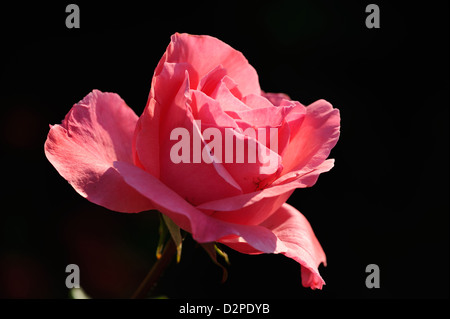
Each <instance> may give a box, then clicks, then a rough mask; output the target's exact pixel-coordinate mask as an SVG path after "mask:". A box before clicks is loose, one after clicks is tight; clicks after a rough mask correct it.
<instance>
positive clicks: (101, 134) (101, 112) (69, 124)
mask: <svg viewBox="0 0 450 319" xmlns="http://www.w3.org/2000/svg"><path fill="white" fill-rule="evenodd" d="M136 122H137V116H136V114H135V113H134V112H133V110H131V109H130V108H129V107H128V106H127V105H126V104H125V102H124V101H123V100H122V99H121V98H120V97H119V96H118V95H117V94H115V93H102V92H100V91H97V90H94V91H93V92H92V93H90V94H88V95H87V96H86V97H85V98H84V99H83V100H82V101H80V102H79V103H78V104H75V105H74V106H73V107H72V109H71V110H70V112H69V113H68V114H67V115H66V117H65V119H64V120H63V122H62V124H61V125H54V126H51V129H50V132H49V133H48V136H47V140H46V142H45V146H44V149H45V155H46V156H47V159H48V160H49V161H50V163H52V164H53V166H54V167H55V168H56V170H57V171H58V172H59V173H60V174H61V176H62V177H64V178H65V179H66V180H67V181H68V182H69V183H70V184H71V185H72V186H73V188H74V189H75V190H76V191H77V192H78V193H79V194H80V195H82V196H83V197H85V198H87V199H88V200H89V201H91V202H93V203H96V204H98V205H101V206H104V207H106V208H108V209H111V210H115V211H119V212H128V213H131V212H140V211H144V210H149V209H151V208H152V205H151V203H150V201H149V200H148V199H146V198H145V197H143V196H142V195H140V194H139V193H138V192H136V191H135V190H134V189H133V188H131V187H130V186H128V185H127V184H126V183H125V182H124V181H123V179H122V177H121V176H120V175H119V174H118V173H117V172H116V171H115V170H114V169H113V167H112V163H113V162H114V161H117V160H119V161H124V162H128V163H132V162H133V159H132V153H131V141H132V136H133V131H134V127H135V125H136Z"/></svg>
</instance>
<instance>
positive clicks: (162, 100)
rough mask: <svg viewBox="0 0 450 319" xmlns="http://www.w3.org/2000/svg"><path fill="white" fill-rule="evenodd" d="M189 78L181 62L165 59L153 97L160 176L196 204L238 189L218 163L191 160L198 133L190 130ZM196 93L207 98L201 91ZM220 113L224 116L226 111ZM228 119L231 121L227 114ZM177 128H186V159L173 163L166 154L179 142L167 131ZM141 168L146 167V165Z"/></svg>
mask: <svg viewBox="0 0 450 319" xmlns="http://www.w3.org/2000/svg"><path fill="white" fill-rule="evenodd" d="M189 81H190V73H189V72H188V71H186V70H185V68H184V66H183V65H181V64H174V63H165V64H164V67H163V69H162V70H161V72H160V74H159V75H158V76H157V77H156V80H155V81H154V88H155V90H154V93H153V94H154V99H155V100H156V101H157V102H158V103H159V105H161V106H164V107H161V108H162V109H161V111H160V119H159V156H160V159H159V160H160V164H159V167H160V179H161V181H162V182H163V183H165V184H166V185H168V186H169V187H171V188H172V189H173V190H175V191H176V192H177V193H178V194H180V195H181V196H182V197H183V198H185V199H186V200H188V201H189V202H190V203H193V204H199V203H202V202H204V201H207V200H209V199H211V198H214V199H219V198H223V197H227V196H235V195H237V194H241V193H242V190H241V188H240V187H239V185H238V184H237V183H236V182H235V181H233V179H232V178H231V176H230V174H228V172H226V170H225V169H224V168H223V167H221V165H220V164H217V163H214V164H210V165H209V164H205V163H204V162H203V160H202V158H200V163H195V162H194V154H193V152H194V149H193V144H194V141H193V140H194V136H198V134H197V129H195V130H194V128H195V127H196V125H195V123H194V118H193V115H192V113H191V109H196V110H197V108H196V107H195V106H193V107H192V108H191V105H192V104H193V103H195V102H196V99H195V98H194V100H191V90H190V89H189V87H190V85H189ZM175 84H176V85H175ZM166 85H167V86H169V87H170V86H172V85H173V87H177V88H178V91H177V92H174V91H172V92H171V94H167V90H164V88H165V86H166ZM173 87H172V88H171V90H173ZM200 93H201V92H200ZM200 95H201V96H203V97H206V98H209V97H208V96H207V95H205V94H203V93H201V94H200ZM224 116H226V117H228V116H227V115H226V114H224ZM228 118H229V117H228ZM229 119H230V120H231V121H233V120H232V119H231V118H229ZM180 128H182V129H186V130H187V132H188V133H189V144H190V145H188V146H189V152H190V160H189V163H183V162H181V163H174V162H173V159H172V158H171V155H170V154H171V149H172V147H173V146H174V145H175V144H177V143H179V140H171V133H172V131H173V130H174V129H180ZM146 138H147V137H146V136H145V135H143V137H142V141H143V144H142V149H144V148H145V147H147V148H148V147H149V146H148V145H147V146H146V145H145V140H146ZM198 138H199V141H200V142H199V145H200V146H201V145H202V144H203V143H204V141H202V140H201V136H199V137H198ZM148 139H151V137H148ZM138 151H139V148H138ZM150 151H151V150H149V152H150ZM139 158H141V156H139ZM144 168H145V169H146V170H147V166H144Z"/></svg>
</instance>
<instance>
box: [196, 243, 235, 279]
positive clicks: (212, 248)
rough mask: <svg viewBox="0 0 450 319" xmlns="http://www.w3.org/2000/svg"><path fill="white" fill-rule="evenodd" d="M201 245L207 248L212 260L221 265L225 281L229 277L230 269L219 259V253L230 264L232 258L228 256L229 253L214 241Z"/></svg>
mask: <svg viewBox="0 0 450 319" xmlns="http://www.w3.org/2000/svg"><path fill="white" fill-rule="evenodd" d="M201 246H202V247H203V248H204V249H205V251H206V252H207V253H208V255H209V257H211V260H212V261H213V263H215V264H216V265H217V266H219V267H220V268H222V283H224V282H225V281H226V280H227V278H228V271H227V269H226V268H225V267H224V266H223V265H222V264H221V263H220V262H219V261H218V260H217V254H219V256H221V257H222V258H223V259H224V260H225V262H226V263H227V264H228V265H229V264H230V260H229V258H228V255H227V254H226V253H225V252H224V251H223V250H221V249H220V248H219V247H217V244H216V243H214V242H212V243H206V244H201Z"/></svg>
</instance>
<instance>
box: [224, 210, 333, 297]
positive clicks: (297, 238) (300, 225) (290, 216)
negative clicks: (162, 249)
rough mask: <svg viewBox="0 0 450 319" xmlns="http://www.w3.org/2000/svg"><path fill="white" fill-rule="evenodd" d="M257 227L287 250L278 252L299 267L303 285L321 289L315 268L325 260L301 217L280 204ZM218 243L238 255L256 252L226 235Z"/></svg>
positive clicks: (244, 243) (313, 236) (250, 246)
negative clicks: (274, 238) (270, 235)
mask: <svg viewBox="0 0 450 319" xmlns="http://www.w3.org/2000/svg"><path fill="white" fill-rule="evenodd" d="M260 226H262V227H265V228H267V229H269V230H271V231H272V232H273V233H274V234H275V235H276V236H277V237H278V239H279V240H281V241H282V242H283V243H284V245H285V246H286V247H287V248H288V250H287V251H286V252H282V254H283V255H285V256H287V257H289V258H292V259H294V260H295V261H297V262H298V263H299V264H300V265H301V271H302V284H303V286H305V287H311V288H312V289H322V286H323V285H324V284H325V282H324V280H323V279H322V277H321V276H320V274H319V271H318V267H319V265H320V264H321V263H324V265H326V257H325V253H324V251H323V249H322V247H321V246H320V243H319V241H318V240H317V238H316V236H315V234H314V232H313V230H312V228H311V225H310V224H309V222H308V220H307V219H306V218H305V216H303V215H302V214H301V213H300V212H299V211H298V210H297V209H295V208H294V207H292V206H291V205H289V204H283V206H281V207H280V208H279V209H278V210H277V211H276V212H275V213H273V214H272V215H271V216H270V217H269V218H268V219H266V220H265V221H264V222H262V223H261V224H260ZM219 242H221V243H223V244H226V245H228V246H229V247H231V248H233V249H235V250H237V251H240V252H242V253H246V254H258V253H260V252H259V251H258V250H257V249H254V247H252V245H249V244H248V243H246V241H245V240H242V238H239V237H231V236H230V237H228V238H224V239H222V240H220V241H219Z"/></svg>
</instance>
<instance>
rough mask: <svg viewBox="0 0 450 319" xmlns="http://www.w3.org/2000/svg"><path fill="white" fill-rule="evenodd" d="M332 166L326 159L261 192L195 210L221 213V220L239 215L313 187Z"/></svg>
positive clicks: (204, 204)
mask: <svg viewBox="0 0 450 319" xmlns="http://www.w3.org/2000/svg"><path fill="white" fill-rule="evenodd" d="M333 166H334V159H328V160H326V161H324V162H323V163H322V164H320V165H319V166H317V167H316V168H315V169H313V170H311V171H304V170H298V171H294V172H291V173H289V175H288V177H287V178H285V177H284V176H281V177H280V179H281V178H282V179H283V180H282V181H281V182H278V180H276V181H275V182H274V183H273V184H272V185H271V186H269V187H267V188H265V189H263V190H260V191H256V192H252V193H247V194H242V195H237V196H233V197H228V198H224V199H219V200H214V201H210V202H206V203H203V204H201V205H198V206H197V208H199V209H201V210H206V211H214V212H215V214H219V212H223V218H225V216H226V215H227V214H230V213H231V212H235V211H236V214H239V212H238V211H239V209H241V208H243V207H247V206H250V205H253V204H255V203H257V202H259V201H260V200H262V199H264V198H269V197H276V196H280V195H281V194H284V193H286V192H289V191H291V190H294V189H296V188H305V187H310V186H312V185H314V184H315V183H316V181H317V179H318V178H319V175H320V174H321V173H324V172H327V171H329V170H330V169H331V168H333ZM246 218H247V216H246Z"/></svg>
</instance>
